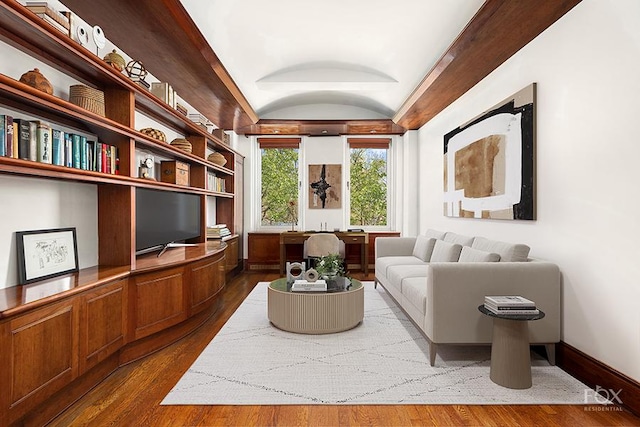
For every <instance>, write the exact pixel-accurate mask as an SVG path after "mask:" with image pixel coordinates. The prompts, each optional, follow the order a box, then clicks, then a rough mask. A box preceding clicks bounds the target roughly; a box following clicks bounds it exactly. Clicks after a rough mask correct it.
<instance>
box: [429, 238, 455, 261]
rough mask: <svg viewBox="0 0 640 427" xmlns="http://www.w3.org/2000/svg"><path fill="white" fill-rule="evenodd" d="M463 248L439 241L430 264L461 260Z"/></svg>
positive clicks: (434, 248)
mask: <svg viewBox="0 0 640 427" xmlns="http://www.w3.org/2000/svg"><path fill="white" fill-rule="evenodd" d="M461 250H462V246H461V245H459V244H457V243H450V242H445V241H444V240H437V241H436V244H435V245H434V247H433V253H432V254H431V260H430V262H455V261H458V258H460V251H461Z"/></svg>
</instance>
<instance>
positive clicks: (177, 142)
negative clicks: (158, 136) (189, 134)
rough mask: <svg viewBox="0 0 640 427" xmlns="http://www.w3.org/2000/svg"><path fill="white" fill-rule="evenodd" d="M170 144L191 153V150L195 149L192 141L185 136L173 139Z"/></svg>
mask: <svg viewBox="0 0 640 427" xmlns="http://www.w3.org/2000/svg"><path fill="white" fill-rule="evenodd" d="M170 144H171V145H173V146H174V147H176V148H179V149H181V150H182V151H186V152H187V153H191V150H192V149H193V147H192V145H191V143H190V142H189V141H188V140H186V139H184V138H176V139H174V140H173V141H171V143H170Z"/></svg>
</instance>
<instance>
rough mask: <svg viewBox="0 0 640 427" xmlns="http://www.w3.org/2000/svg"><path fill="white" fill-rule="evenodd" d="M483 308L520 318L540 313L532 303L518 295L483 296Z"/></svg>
mask: <svg viewBox="0 0 640 427" xmlns="http://www.w3.org/2000/svg"><path fill="white" fill-rule="evenodd" d="M484 307H485V308H486V309H487V310H489V311H491V312H492V313H495V314H500V315H513V316H521V315H523V314H539V313H540V311H539V310H538V309H537V308H536V304H535V303H534V302H533V301H531V300H528V299H526V298H523V297H521V296H518V295H505V296H485V297H484Z"/></svg>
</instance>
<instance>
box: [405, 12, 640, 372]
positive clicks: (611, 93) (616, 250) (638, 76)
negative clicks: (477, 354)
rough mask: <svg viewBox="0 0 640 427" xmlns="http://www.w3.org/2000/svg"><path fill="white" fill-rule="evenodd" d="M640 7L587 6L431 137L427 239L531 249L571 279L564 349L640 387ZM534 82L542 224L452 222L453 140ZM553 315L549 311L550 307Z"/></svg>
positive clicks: (425, 151)
mask: <svg viewBox="0 0 640 427" xmlns="http://www.w3.org/2000/svg"><path fill="white" fill-rule="evenodd" d="M639 17H640V2H638V1H636V0H584V1H583V2H582V3H580V4H578V5H577V6H576V7H575V8H574V9H573V10H571V11H570V12H569V13H568V14H567V15H565V16H564V17H563V18H561V19H560V20H559V21H558V22H556V23H555V24H554V25H553V26H552V27H550V28H549V29H548V30H547V31H545V32H544V33H543V34H541V35H540V36H539V37H537V38H536V39H535V40H533V41H532V42H531V43H530V44H528V45H527V46H525V47H524V48H523V49H522V50H521V51H520V52H518V53H517V54H516V55H515V56H514V57H512V58H511V59H510V60H508V61H507V62H506V63H504V64H503V65H502V66H501V67H499V68H498V69H497V70H495V71H494V72H493V73H492V74H491V75H489V76H488V77H487V78H485V79H484V80H483V81H482V82H480V83H479V84H478V85H476V86H475V87H474V88H473V89H471V90H470V91H469V92H468V93H466V94H465V95H464V96H462V97H461V98H460V99H458V100H457V101H456V102H454V103H453V104H452V105H451V106H449V107H448V108H447V109H446V110H445V111H443V112H442V113H441V114H439V115H438V116H437V117H435V118H434V119H433V120H431V121H430V122H429V123H427V124H426V125H425V126H423V127H422V128H421V129H420V131H419V149H420V155H419V157H420V168H419V175H418V176H419V182H420V186H421V191H420V202H419V229H420V232H424V231H425V230H426V229H427V228H436V229H441V230H453V231H456V232H459V233H464V234H470V235H483V236H486V237H490V238H496V239H502V240H506V241H512V242H524V243H526V244H528V245H530V246H531V248H532V249H531V255H532V256H534V257H539V258H544V259H547V260H551V261H553V262H556V263H557V264H558V265H559V266H560V268H561V270H562V274H563V325H562V327H563V333H562V340H563V341H565V342H566V343H568V344H570V345H572V346H574V347H576V348H578V349H579V350H582V351H583V352H585V353H587V354H589V355H590V356H592V357H595V358H596V359H598V360H601V361H602V362H604V363H606V364H607V365H609V366H611V367H613V368H615V369H617V370H619V371H620V372H622V373H624V374H626V375H628V376H629V377H631V378H634V379H635V380H640V363H639V362H638V361H640V309H638V303H639V302H640V267H639V266H640V249H639V248H640V246H639V245H638V237H639V236H640V226H639V225H638V224H639V223H640V221H639V220H638V218H637V217H638V213H639V212H640V200H639V198H638V185H639V183H640V177H639V176H638V172H637V171H638V158H640V144H639V143H638V132H637V130H636V129H635V124H636V121H637V120H638V119H637V114H638V113H637V110H638V109H637V102H638V99H640V25H639V24H640V22H639V20H638V18H639ZM532 82H537V83H538V102H537V106H536V108H537V181H536V182H537V190H536V193H537V220H536V221H530V222H525V221H513V222H510V221H491V220H474V219H452V218H447V217H444V216H443V214H442V152H443V151H442V150H443V149H442V146H443V135H444V134H445V133H447V132H448V131H450V130H452V129H454V128H455V127H457V126H459V125H460V124H462V123H464V122H465V121H467V120H469V119H470V118H472V117H474V116H476V115H477V114H479V113H481V112H483V111H484V110H486V109H487V108H490V107H491V106H493V105H495V104H496V103H497V102H499V101H501V100H502V99H504V98H506V97H507V96H509V95H511V94H513V93H515V92H516V91H518V90H520V89H521V88H523V87H525V86H527V85H529V84H530V83H532ZM542 309H544V307H542Z"/></svg>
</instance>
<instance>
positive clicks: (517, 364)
mask: <svg viewBox="0 0 640 427" xmlns="http://www.w3.org/2000/svg"><path fill="white" fill-rule="evenodd" d="M478 310H480V311H481V312H482V314H485V315H487V316H489V317H492V318H493V337H492V338H491V373H490V375H489V376H490V378H491V381H493V382H494V383H496V384H498V385H501V386H503V387H507V388H514V389H526V388H530V387H531V349H530V348H529V325H528V324H527V321H530V320H539V319H542V318H543V317H544V312H543V311H542V310H539V312H538V313H536V314H517V315H513V314H512V315H501V314H497V313H494V312H493V311H491V310H489V309H487V308H485V306H484V305H481V306H479V307H478Z"/></svg>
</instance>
